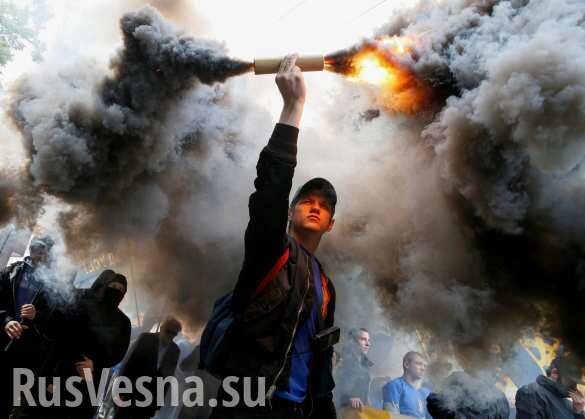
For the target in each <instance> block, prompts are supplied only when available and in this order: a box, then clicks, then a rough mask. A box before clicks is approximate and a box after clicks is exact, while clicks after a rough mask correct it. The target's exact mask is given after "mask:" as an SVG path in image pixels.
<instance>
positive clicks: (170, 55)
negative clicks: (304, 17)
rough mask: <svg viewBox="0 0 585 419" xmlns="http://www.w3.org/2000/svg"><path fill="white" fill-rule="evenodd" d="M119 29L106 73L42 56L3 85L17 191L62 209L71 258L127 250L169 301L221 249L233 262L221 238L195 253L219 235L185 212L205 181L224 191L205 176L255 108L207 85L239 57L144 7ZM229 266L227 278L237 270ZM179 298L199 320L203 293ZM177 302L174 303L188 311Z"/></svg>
mask: <svg viewBox="0 0 585 419" xmlns="http://www.w3.org/2000/svg"><path fill="white" fill-rule="evenodd" d="M121 30H122V34H123V37H124V44H123V46H122V48H121V49H120V51H119V53H118V54H117V55H116V56H115V57H114V58H113V59H112V61H111V69H110V71H109V72H106V71H105V70H104V69H103V68H101V67H100V66H99V65H97V64H96V63H87V62H79V63H76V64H75V65H72V66H65V67H56V68H55V66H54V65H49V64H47V65H46V66H40V67H39V68H38V69H36V70H35V71H34V72H33V73H31V74H28V75H26V76H25V77H23V78H22V79H21V80H20V81H19V82H18V83H17V84H16V85H15V86H14V87H13V89H12V91H11V117H12V119H13V121H14V122H15V124H16V126H17V127H18V129H19V130H20V132H21V133H22V136H23V138H24V148H25V151H26V154H27V157H28V159H29V161H28V165H27V174H26V176H23V179H26V180H27V181H28V183H27V184H26V185H27V186H28V187H29V189H31V188H34V190H35V191H36V193H33V194H30V193H27V194H24V193H22V194H21V195H24V196H33V197H35V198H37V199H39V198H40V197H42V195H41V193H44V194H48V195H51V196H56V197H58V198H60V199H61V201H62V202H63V203H65V204H67V205H68V207H67V208H66V209H65V210H63V211H62V212H61V214H60V215H59V216H58V217H57V219H58V220H59V224H60V226H61V228H62V231H63V234H64V237H65V239H66V243H67V246H68V251H69V254H70V255H72V256H74V257H75V258H76V259H77V260H79V261H83V260H87V258H91V257H94V256H95V255H96V254H97V255H99V254H100V252H112V251H113V252H114V253H115V254H116V256H117V257H118V258H120V259H126V258H131V257H132V258H135V259H136V260H137V262H136V265H137V268H136V270H137V273H136V275H137V276H138V277H140V278H141V279H142V280H143V282H144V283H146V284H151V285H152V286H153V287H154V289H155V293H156V294H158V295H161V294H162V295H166V296H169V297H171V298H172V300H173V301H176V295H175V292H177V290H179V289H180V290H182V291H184V287H188V288H189V289H192V288H193V284H192V279H193V276H200V275H201V273H202V272H205V273H206V277H208V276H210V275H211V274H210V272H219V271H220V270H219V268H220V267H221V268H222V269H224V270H225V269H226V268H223V266H225V264H224V263H222V262H221V260H222V259H221V257H220V256H221V255H223V256H224V260H225V259H229V258H233V257H232V256H231V254H230V255H225V252H226V249H228V248H230V246H229V245H226V244H225V243H220V244H218V245H217V246H215V247H216V248H215V252H217V254H216V255H217V257H218V259H215V258H207V259H205V258H203V257H202V256H201V253H202V252H208V251H209V250H208V249H203V250H202V249H201V248H200V247H201V246H202V244H200V243H198V242H197V241H198V240H200V241H202V242H205V241H208V242H209V245H210V248H211V247H213V241H216V240H219V239H218V238H216V237H213V234H207V235H205V234H203V233H200V231H198V229H194V228H192V226H190V225H189V224H188V223H186V222H185V218H186V216H185V212H188V211H189V210H190V209H191V208H192V207H193V205H194V204H193V202H198V201H199V200H201V201H205V202H209V200H210V199H216V200H219V198H218V197H215V198H214V197H213V194H214V193H216V189H215V188H222V187H223V188H224V191H225V192H226V193H229V192H231V191H230V187H229V186H228V187H226V185H224V184H223V182H224V181H221V180H219V179H218V180H217V182H216V183H215V184H214V183H213V182H212V179H213V177H214V171H217V170H219V169H218V167H219V166H221V168H222V169H221V170H222V171H224V172H226V171H229V170H230V169H229V168H230V167H234V168H235V167H238V166H239V165H240V164H241V161H239V159H240V156H239V154H238V150H239V147H240V144H245V143H246V141H247V139H246V137H245V136H242V135H239V129H240V127H241V125H242V124H243V122H242V121H243V118H244V117H245V116H246V114H247V112H248V110H249V109H252V110H254V106H248V107H247V108H246V109H242V103H240V99H238V98H235V97H234V98H233V97H232V94H231V93H230V90H229V89H228V88H227V87H225V86H222V85H219V84H215V82H225V81H226V79H227V78H228V77H231V76H234V75H237V74H241V73H243V72H245V71H247V70H248V69H249V64H247V63H244V62H241V61H237V60H233V59H231V58H228V57H227V55H226V51H225V49H224V47H223V46H222V45H221V44H219V43H216V42H213V41H205V40H197V39H194V38H191V37H189V36H186V35H184V34H183V33H182V32H181V31H179V30H178V29H176V28H175V27H174V26H173V25H171V24H170V23H169V22H168V21H166V20H165V19H163V18H162V16H161V15H160V14H159V13H158V12H157V11H156V10H155V9H153V8H151V7H145V8H143V9H141V10H139V11H138V12H135V13H129V14H127V15H125V16H124V17H123V18H122V19H121ZM256 113H258V114H259V115H260V116H263V115H264V114H263V113H262V112H258V111H257V110H256ZM250 121H254V118H252V119H250ZM258 126H259V127H263V124H262V123H260V124H258ZM268 130H269V129H268V128H267V129H266V131H268ZM239 193H240V192H239ZM239 193H237V194H233V196H238V194H239ZM12 201H14V200H13V199H12V198H11V200H10V202H12ZM3 202H5V201H3ZM6 202H8V201H6ZM41 205H42V202H38V205H36V208H40V206H41ZM223 208H224V210H228V208H229V206H224V207H223ZM196 210H198V211H201V209H199V208H197V209H196ZM217 213H221V211H217ZM188 215H189V216H188V217H187V218H188V219H191V220H192V219H193V218H192V216H193V214H188ZM195 218H197V217H195ZM226 218H228V217H226ZM236 220H239V219H238V218H236ZM191 224H192V223H191ZM187 227H189V229H188V228H187ZM224 228H228V229H230V228H231V229H233V228H240V225H239V223H238V222H237V221H234V222H233V223H226V226H225V227H224ZM199 230H201V229H199ZM223 231H224V232H225V229H224V230H223ZM193 233H200V234H198V235H197V237H194V236H193ZM198 255H199V256H198ZM216 260H217V262H213V261H216ZM206 261H207V262H206ZM236 265H237V264H234V266H236ZM227 269H229V274H226V275H225V278H232V277H235V273H233V272H232V267H231V266H229V267H228V268H227ZM222 277H224V276H222ZM168 278H172V281H171V282H169V281H168ZM221 286H222V283H221V282H217V283H216V285H215V286H211V287H208V288H207V290H208V291H209V293H213V292H214V290H215V287H221ZM159 291H160V292H159ZM184 295H187V297H189V298H190V300H193V299H196V301H197V303H198V304H196V305H194V307H196V308H195V310H196V311H197V313H194V317H197V318H199V317H201V316H202V315H201V314H200V313H199V310H201V311H203V310H205V307H206V306H205V305H204V304H202V301H205V302H208V301H209V297H206V294H204V293H202V294H201V295H196V296H191V295H190V293H189V294H184ZM180 303H182V305H180V306H179V307H178V310H179V311H187V310H189V309H190V308H189V307H187V304H189V301H186V302H185V301H180Z"/></svg>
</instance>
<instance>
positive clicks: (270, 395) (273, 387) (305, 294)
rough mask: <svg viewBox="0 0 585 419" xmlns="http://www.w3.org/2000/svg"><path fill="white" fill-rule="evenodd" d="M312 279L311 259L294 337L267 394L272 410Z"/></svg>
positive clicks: (294, 328)
mask: <svg viewBox="0 0 585 419" xmlns="http://www.w3.org/2000/svg"><path fill="white" fill-rule="evenodd" d="M310 277H311V271H310V269H309V258H307V281H306V282H307V286H306V287H305V292H304V294H303V298H302V300H301V305H300V306H299V309H298V311H297V319H296V321H295V326H294V327H293V331H292V335H291V337H290V341H289V343H288V346H287V348H286V352H285V353H284V360H283V362H282V365H281V366H280V369H279V370H278V373H276V376H275V377H274V380H272V385H271V386H270V387H269V388H268V392H267V393H266V398H267V399H268V403H269V404H270V408H271V409H272V403H271V400H272V396H273V395H274V392H275V391H276V382H277V381H278V379H279V378H280V375H281V374H282V372H283V371H284V367H285V366H286V360H287V358H288V354H289V352H290V350H291V348H292V345H293V342H294V339H295V334H296V333H297V328H298V326H299V320H300V318H301V313H302V311H303V307H304V305H305V298H306V297H307V293H308V292H309V288H310V287H311V284H310V282H309V280H310Z"/></svg>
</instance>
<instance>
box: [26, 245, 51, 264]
mask: <svg viewBox="0 0 585 419" xmlns="http://www.w3.org/2000/svg"><path fill="white" fill-rule="evenodd" d="M30 260H31V262H32V264H33V265H35V266H38V265H41V264H44V263H47V261H48V260H49V252H48V251H47V248H46V247H43V246H35V247H31V249H30Z"/></svg>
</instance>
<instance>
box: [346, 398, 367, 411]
mask: <svg viewBox="0 0 585 419" xmlns="http://www.w3.org/2000/svg"><path fill="white" fill-rule="evenodd" d="M349 402H350V403H351V407H353V408H354V409H358V410H362V409H363V408H364V403H363V402H362V400H361V399H360V398H359V397H354V398H353V399H349Z"/></svg>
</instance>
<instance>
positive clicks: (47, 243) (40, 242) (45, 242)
mask: <svg viewBox="0 0 585 419" xmlns="http://www.w3.org/2000/svg"><path fill="white" fill-rule="evenodd" d="M54 244H55V240H53V239H52V238H51V236H42V237H35V238H34V239H33V240H32V241H31V243H30V246H29V251H31V252H33V251H36V250H41V249H44V250H46V251H47V252H49V251H50V250H51V247H53V245H54Z"/></svg>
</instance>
